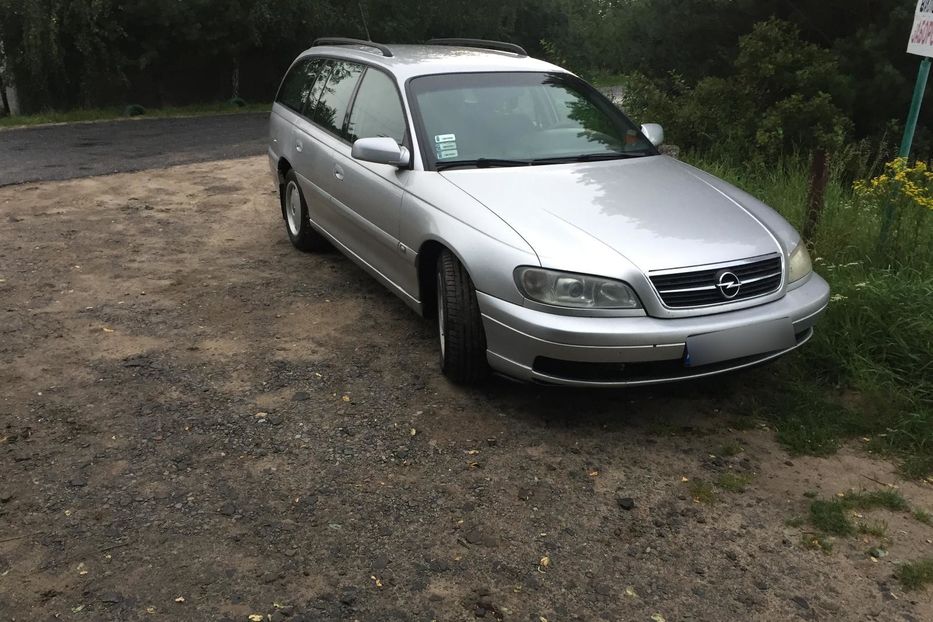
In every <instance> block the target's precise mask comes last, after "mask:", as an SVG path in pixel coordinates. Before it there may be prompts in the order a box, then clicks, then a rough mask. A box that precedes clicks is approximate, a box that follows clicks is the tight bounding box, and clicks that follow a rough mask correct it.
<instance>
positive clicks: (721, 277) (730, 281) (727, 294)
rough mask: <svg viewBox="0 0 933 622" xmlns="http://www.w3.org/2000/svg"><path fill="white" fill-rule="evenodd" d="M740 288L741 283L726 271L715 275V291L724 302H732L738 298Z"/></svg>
mask: <svg viewBox="0 0 933 622" xmlns="http://www.w3.org/2000/svg"><path fill="white" fill-rule="evenodd" d="M741 288H742V281H740V280H739V277H737V276H735V275H734V274H732V273H731V272H729V271H728V270H723V271H722V272H720V273H719V274H717V275H716V289H718V290H719V293H720V294H722V297H723V298H725V299H726V300H732V299H733V298H735V297H736V296H738V295H739V289H741Z"/></svg>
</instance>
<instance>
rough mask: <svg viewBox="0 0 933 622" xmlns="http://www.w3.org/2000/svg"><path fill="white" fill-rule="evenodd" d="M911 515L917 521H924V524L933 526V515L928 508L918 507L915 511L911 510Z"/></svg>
mask: <svg viewBox="0 0 933 622" xmlns="http://www.w3.org/2000/svg"><path fill="white" fill-rule="evenodd" d="M911 516H913V517H914V518H915V519H916V520H917V521H919V522H921V523H923V524H924V525H930V526H931V527H933V515H931V514H930V513H929V512H927V511H926V510H920V509H916V510H914V511H913V512H911Z"/></svg>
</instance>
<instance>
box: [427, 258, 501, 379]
mask: <svg viewBox="0 0 933 622" xmlns="http://www.w3.org/2000/svg"><path fill="white" fill-rule="evenodd" d="M437 330H438V341H439V344H440V351H441V370H442V371H443V372H444V375H445V376H447V377H448V378H450V379H451V380H452V381H453V382H455V383H457V384H477V383H479V382H480V381H482V380H483V379H485V378H486V377H487V376H488V375H489V364H488V363H487V361H486V332H485V330H483V319H482V317H481V316H480V312H479V304H478V303H477V301H476V289H475V288H474V287H473V281H471V280H470V275H469V274H467V271H466V269H465V268H464V267H463V264H461V263H460V261H459V260H458V259H457V258H456V257H455V256H454V255H453V253H451V252H450V251H447V250H445V251H443V252H442V253H441V255H440V257H438V260H437Z"/></svg>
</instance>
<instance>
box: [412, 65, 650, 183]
mask: <svg viewBox="0 0 933 622" xmlns="http://www.w3.org/2000/svg"><path fill="white" fill-rule="evenodd" d="M410 88H411V93H412V95H413V100H414V103H415V106H414V108H415V113H416V115H418V116H419V117H420V126H421V132H422V136H421V142H422V144H424V145H425V155H426V157H427V159H428V165H429V166H431V167H434V168H437V169H438V170H443V169H445V168H453V167H454V166H477V167H485V166H519V165H531V164H556V163H561V162H573V161H587V160H600V159H616V158H627V157H637V156H643V155H656V154H657V151H656V150H655V148H654V146H652V144H651V143H650V142H649V141H648V140H647V139H646V138H645V137H644V136H643V135H642V134H641V132H640V131H639V130H638V128H637V127H636V126H635V125H634V124H633V123H632V122H631V121H630V120H629V119H628V118H627V117H626V116H625V115H624V114H622V113H621V112H620V111H619V109H618V108H616V107H615V106H613V105H612V104H611V103H610V102H609V101H608V100H607V99H606V98H605V97H603V96H601V95H600V94H599V93H598V92H597V91H596V90H595V89H593V88H592V87H591V86H589V85H588V84H586V83H585V82H583V81H582V80H580V79H579V78H576V77H574V76H571V75H569V74H562V73H525V72H523V73H519V72H515V73H504V72H498V73H459V74H442V75H431V76H421V77H419V78H415V79H413V80H412V81H411V83H410Z"/></svg>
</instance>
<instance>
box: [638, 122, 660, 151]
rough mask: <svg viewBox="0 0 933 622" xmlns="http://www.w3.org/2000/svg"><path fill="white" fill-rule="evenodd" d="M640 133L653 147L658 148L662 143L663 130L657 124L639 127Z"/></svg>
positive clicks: (646, 124)
mask: <svg viewBox="0 0 933 622" xmlns="http://www.w3.org/2000/svg"><path fill="white" fill-rule="evenodd" d="M641 133H642V134H644V135H645V138H647V139H648V140H650V141H651V144H652V145H654V146H655V147H660V146H661V145H662V144H663V143H664V128H663V127H661V126H660V125H658V124H657V123H645V124H644V125H642V126H641Z"/></svg>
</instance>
